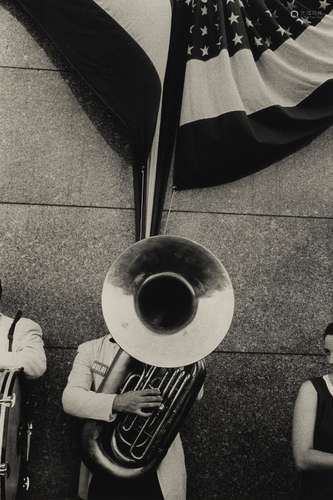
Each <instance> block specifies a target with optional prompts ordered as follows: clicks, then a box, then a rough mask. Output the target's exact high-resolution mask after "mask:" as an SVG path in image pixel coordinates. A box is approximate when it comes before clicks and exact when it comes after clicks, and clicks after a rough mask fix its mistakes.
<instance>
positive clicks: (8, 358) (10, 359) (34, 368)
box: [0, 281, 46, 500]
mask: <svg viewBox="0 0 333 500" xmlns="http://www.w3.org/2000/svg"><path fill="white" fill-rule="evenodd" d="M1 294H2V288H1V281H0V298H1ZM45 370H46V356H45V352H44V344H43V339H42V330H41V328H40V326H39V325H38V324H37V323H35V322H34V321H32V320H31V319H28V318H23V317H22V312H21V311H18V313H17V314H16V316H15V318H10V317H8V316H6V315H4V314H3V313H2V312H1V311H0V498H1V500H15V499H17V498H18V496H19V495H20V492H22V491H23V490H24V489H28V488H29V479H28V476H24V477H23V469H24V467H23V466H24V465H26V463H27V462H28V460H29V451H30V439H31V432H32V423H31V422H28V421H27V420H26V418H25V415H24V413H25V412H24V408H23V404H24V394H22V392H24V391H22V382H23V380H22V377H23V378H29V379H34V378H38V377H41V376H42V375H43V373H44V372H45ZM24 472H25V471H24Z"/></svg>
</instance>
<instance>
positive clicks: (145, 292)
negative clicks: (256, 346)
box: [63, 236, 234, 500]
mask: <svg viewBox="0 0 333 500" xmlns="http://www.w3.org/2000/svg"><path fill="white" fill-rule="evenodd" d="M233 306H234V297H233V290H232V285H231V282H230V279H229V276H228V274H227V272H226V270H225V269H224V267H223V265H222V264H221V263H220V262H219V261H218V259H217V258H216V257H215V256H214V255H213V254H212V253H211V252H209V251H208V250H207V249H206V248H204V247H203V246H201V245H199V244H197V243H195V242H193V241H191V240H187V239H185V238H179V237H171V236H155V237H151V238H146V239H143V240H141V241H138V242H137V243H135V244H134V245H132V246H131V247H129V248H128V249H127V250H125V252H123V253H122V254H121V255H120V257H118V259H116V261H115V262H114V264H113V265H112V266H111V267H110V269H109V271H108V273H107V276H106V278H105V281H104V286H103V292H102V309H103V315H104V319H105V322H106V325H107V327H108V329H109V331H110V332H111V334H110V335H106V336H105V337H102V338H99V339H97V340H91V341H89V342H85V343H84V344H81V345H80V346H79V350H78V354H77V356H76V358H75V360H74V364H73V368H72V371H71V373H70V375H69V378H68V384H67V386H66V388H65V390H64V393H63V406H64V409H65V411H66V412H68V413H70V414H71V415H74V416H77V417H80V418H83V419H88V420H87V421H86V423H85V424H84V426H83V433H82V454H83V460H84V463H85V465H82V466H81V474H80V486H79V495H80V497H81V498H83V499H87V498H88V499H89V500H106V499H107V500H118V499H122V500H125V499H126V500H130V499H131V500H138V499H145V500H160V499H165V500H185V498H186V469H185V460H184V452H183V448H182V444H181V440H180V436H179V434H178V430H179V427H180V425H181V423H182V421H183V420H184V418H185V417H186V414H187V413H188V411H189V409H190V407H191V406H192V404H193V402H194V401H195V400H196V399H198V398H200V397H201V396H202V387H203V381H204V377H205V364H204V362H203V360H202V358H204V357H205V356H206V355H208V354H209V353H210V352H212V351H213V350H214V349H215V347H217V345H218V344H219V343H220V341H221V340H222V338H223V337H224V336H225V334H226V333H227V331H228V329H229V326H230V323H231V319H232V315H233ZM111 335H112V336H111ZM113 339H114V340H113ZM85 466H88V469H90V473H88V470H87V469H86V467H85ZM91 473H92V474H91Z"/></svg>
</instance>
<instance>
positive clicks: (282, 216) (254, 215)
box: [163, 210, 333, 220]
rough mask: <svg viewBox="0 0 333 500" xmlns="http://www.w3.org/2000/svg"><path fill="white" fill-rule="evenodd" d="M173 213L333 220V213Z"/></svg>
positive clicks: (175, 211)
mask: <svg viewBox="0 0 333 500" xmlns="http://www.w3.org/2000/svg"><path fill="white" fill-rule="evenodd" d="M167 212H168V210H163V213H167ZM172 213H184V214H203V215H206V214H209V215H239V216H242V215H243V216H246V217H248V216H249V217H277V218H286V219H318V220H322V219H323V220H331V219H333V215H332V216H331V215H325V216H324V215H292V214H275V213H271V214H270V213H265V214H263V213H259V212H258V213H255V212H219V211H215V210H171V211H170V214H172Z"/></svg>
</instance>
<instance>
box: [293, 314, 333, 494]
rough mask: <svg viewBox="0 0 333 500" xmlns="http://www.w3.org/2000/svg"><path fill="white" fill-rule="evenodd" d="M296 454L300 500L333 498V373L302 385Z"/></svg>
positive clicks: (327, 340)
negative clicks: (299, 480)
mask: <svg viewBox="0 0 333 500" xmlns="http://www.w3.org/2000/svg"><path fill="white" fill-rule="evenodd" d="M324 349H325V353H326V355H327V361H328V363H330V364H333V323H330V324H329V325H328V327H327V328H326V330H325V333H324ZM292 444H293V454H294V460H295V465H296V467H297V469H298V470H299V471H300V472H301V486H300V492H299V497H298V498H299V500H332V498H333V373H329V374H328V375H324V376H323V377H316V378H313V379H311V380H307V381H306V382H304V383H303V384H302V386H301V387H300V390H299V393H298V396H297V399H296V403H295V408H294V419H293V436H292Z"/></svg>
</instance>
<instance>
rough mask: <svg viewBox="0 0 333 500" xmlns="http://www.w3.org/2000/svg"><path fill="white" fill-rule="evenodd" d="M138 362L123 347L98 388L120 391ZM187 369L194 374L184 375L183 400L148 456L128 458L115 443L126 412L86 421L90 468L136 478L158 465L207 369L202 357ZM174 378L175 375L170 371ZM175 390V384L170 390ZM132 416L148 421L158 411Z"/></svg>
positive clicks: (84, 445) (85, 445) (84, 454)
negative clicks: (107, 420)
mask: <svg viewBox="0 0 333 500" xmlns="http://www.w3.org/2000/svg"><path fill="white" fill-rule="evenodd" d="M135 365H139V366H140V365H141V366H142V363H140V362H138V361H136V360H135V359H134V358H132V357H131V356H130V355H129V354H127V353H126V352H125V351H123V350H122V349H121V348H120V349H119V351H118V352H117V354H116V356H115V358H114V360H113V363H112V364H111V366H110V368H109V370H108V373H107V374H106V376H105V378H104V381H103V383H102V386H101V387H100V389H99V392H103V393H107V394H115V393H119V392H121V391H122V388H123V387H125V386H126V382H125V383H124V380H126V378H127V377H128V376H133V371H131V370H132V369H133V368H134V367H135ZM152 368H154V367H152ZM186 369H188V370H190V371H191V377H189V376H188V375H187V377H186V378H185V379H186V380H187V381H189V384H188V387H187V389H186V392H184V393H182V394H181V398H180V399H181V401H180V403H179V404H177V405H176V406H175V407H173V408H172V409H171V410H170V412H169V414H168V415H167V419H166V420H167V421H166V422H165V419H164V421H163V426H162V424H160V425H159V426H158V430H157V432H156V433H155V435H154V436H153V439H154V442H153V446H152V448H153V450H154V451H153V452H152V453H150V454H149V456H148V459H146V460H144V461H140V460H138V461H135V460H133V459H129V458H128V457H126V456H124V455H123V454H122V453H121V452H120V451H119V449H118V448H117V446H116V433H117V429H118V428H119V425H120V424H119V422H118V420H120V421H121V422H122V421H124V420H125V419H126V418H128V417H126V414H120V415H119V416H117V417H116V420H115V421H114V422H110V423H105V422H101V421H97V420H88V421H86V423H85V424H84V426H83V430H82V441H81V447H82V459H83V461H84V463H85V465H86V466H87V467H88V469H89V470H91V471H93V472H98V471H99V472H104V473H107V474H110V475H111V476H114V477H116V478H118V479H135V478H138V477H140V476H142V475H144V474H146V473H147V472H149V471H150V470H152V469H156V467H157V466H158V464H159V463H160V461H161V460H162V459H163V457H164V456H165V454H166V453H167V451H168V449H169V446H170V445H171V443H172V441H173V440H174V439H175V437H176V434H177V432H178V430H179V427H180V425H181V424H182V422H183V420H184V419H185V418H186V416H187V414H188V412H189V410H190V408H191V406H192V405H193V402H194V401H195V399H196V398H197V396H198V394H199V391H200V389H201V387H202V385H203V382H204V378H205V374H206V369H205V363H204V361H203V360H200V361H199V362H197V363H194V364H193V365H191V366H190V367H185V370H186ZM166 370H168V371H169V372H170V373H171V374H173V373H175V370H176V369H174V368H171V369H166ZM178 370H179V369H178ZM172 378H173V375H171V379H172ZM172 390H173V388H172V389H171V392H172ZM130 418H132V419H133V420H135V419H139V420H141V421H147V420H148V421H149V420H150V419H154V418H156V415H154V413H153V414H152V416H150V417H139V416H135V415H130ZM145 424H146V422H145ZM141 463H142V465H141Z"/></svg>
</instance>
